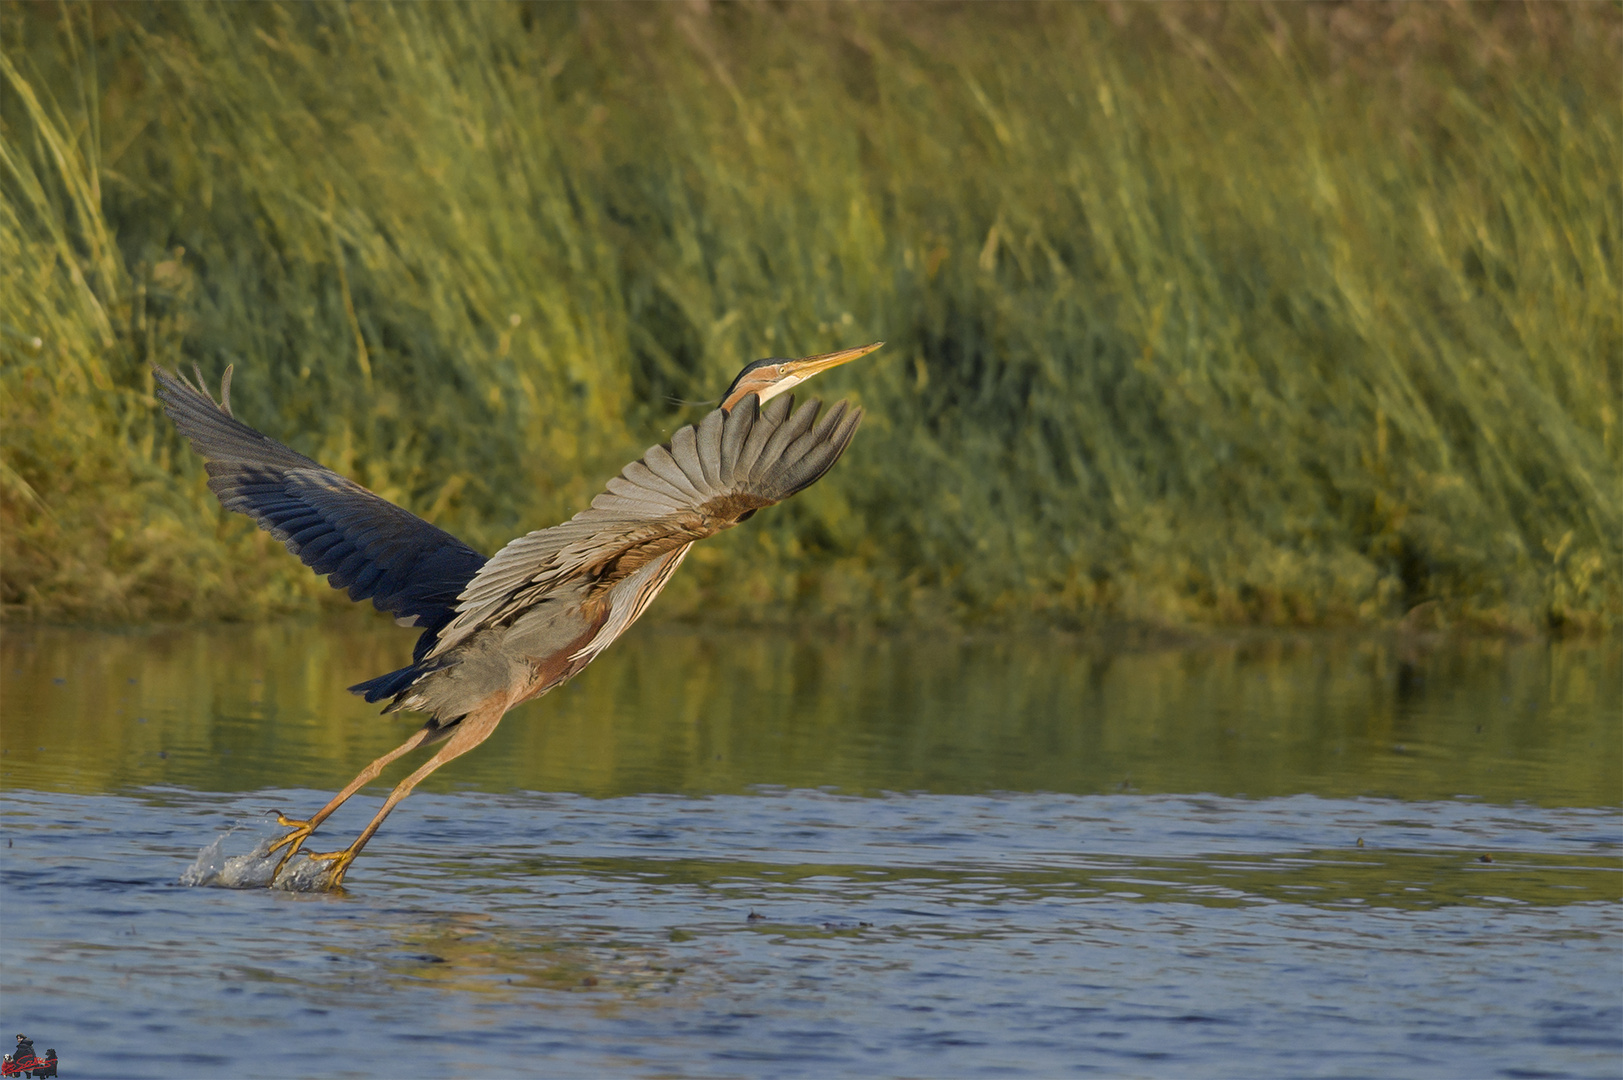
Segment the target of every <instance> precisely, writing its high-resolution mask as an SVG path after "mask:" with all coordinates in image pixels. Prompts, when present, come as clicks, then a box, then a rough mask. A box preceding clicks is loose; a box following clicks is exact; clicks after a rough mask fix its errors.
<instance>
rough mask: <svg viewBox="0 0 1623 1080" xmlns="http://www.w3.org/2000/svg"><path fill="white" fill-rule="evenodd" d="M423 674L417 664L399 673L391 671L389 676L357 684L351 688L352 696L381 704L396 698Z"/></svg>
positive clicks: (408, 666)
mask: <svg viewBox="0 0 1623 1080" xmlns="http://www.w3.org/2000/svg"><path fill="white" fill-rule="evenodd" d="M421 674H423V669H422V668H421V667H419V666H418V665H416V664H409V665H407V666H406V667H403V668H401V669H400V670H399V671H391V672H389V673H388V674H387V675H379V676H378V677H377V678H375V679H368V680H366V681H365V682H360V683H356V684H355V685H354V686H352V687H350V688H349V692H350V693H352V694H359V695H361V696H362V697H363V698H365V699H366V700H367V701H369V702H373V703H376V702H379V701H382V700H383V699H384V698H391V697H394V696H395V695H396V694H398V693H400V692H401V691H402V690H404V689H405V688H406V687H408V686H410V685H411V684H412V683H414V682H416V681H417V676H419V675H421Z"/></svg>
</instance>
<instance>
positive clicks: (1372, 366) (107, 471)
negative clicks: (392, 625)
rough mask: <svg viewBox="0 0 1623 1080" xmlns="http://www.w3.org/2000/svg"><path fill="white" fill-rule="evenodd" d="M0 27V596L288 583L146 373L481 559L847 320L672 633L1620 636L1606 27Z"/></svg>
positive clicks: (215, 596) (1622, 506)
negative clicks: (796, 420)
mask: <svg viewBox="0 0 1623 1080" xmlns="http://www.w3.org/2000/svg"><path fill="white" fill-rule="evenodd" d="M0 19H3V21H4V26H3V29H4V34H3V41H4V50H5V65H6V66H5V68H4V71H3V78H4V83H5V87H4V92H3V94H0V122H3V124H4V127H3V130H0V135H3V139H4V143H3V153H4V159H3V161H0V167H3V172H0V177H3V179H0V183H3V185H4V195H5V197H4V200H3V207H0V215H3V217H0V290H3V292H0V296H3V306H4V315H3V320H0V321H3V326H0V356H3V369H0V390H3V393H4V405H3V407H4V415H3V417H0V419H3V422H4V428H3V431H0V453H3V456H0V462H3V467H0V486H3V491H4V499H5V501H4V510H3V513H4V517H3V521H0V524H3V525H4V534H3V535H4V548H3V556H4V563H3V567H0V574H3V600H4V603H5V605H6V607H5V610H6V614H7V616H8V617H12V618H16V617H24V618H92V619H113V620H125V619H144V618H153V617H175V616H219V615H237V616H256V615H260V614H264V613H269V612H274V611H283V610H291V609H298V608H301V607H308V606H311V605H314V604H317V603H320V602H324V601H325V600H326V599H327V598H326V597H325V596H324V594H325V592H326V590H325V586H324V585H322V584H321V583H320V582H319V581H318V580H316V579H314V578H310V577H309V576H308V575H307V572H306V571H305V570H304V569H303V568H302V567H301V566H299V565H298V564H297V563H296V562H295V561H294V560H293V559H291V558H289V557H288V556H287V555H286V554H285V552H283V551H282V550H281V548H280V546H279V545H277V544H275V543H274V542H272V541H269V540H268V538H266V537H264V536H262V535H260V534H258V533H256V532H255V531H254V530H253V529H252V527H251V526H250V525H248V523H247V522H246V521H244V520H242V519H231V518H227V517H226V516H225V515H224V514H223V513H222V512H220V511H219V510H218V507H217V506H216V505H215V504H214V503H213V501H212V499H211V497H210V496H209V495H208V493H207V491H206V489H205V488H204V486H203V474H202V471H201V469H200V467H199V466H198V463H197V462H196V461H195V460H194V459H193V458H192V457H191V455H190V454H189V452H186V451H185V450H184V448H183V447H181V446H180V445H179V443H178V441H177V440H176V439H175V438H174V436H173V435H172V433H171V432H170V431H169V430H168V429H167V425H166V423H165V422H163V421H162V419H161V417H159V416H158V415H157V413H156V410H155V407H154V403H153V401H152V399H151V397H150V390H151V386H150V378H149V376H148V375H147V374H146V373H145V366H144V365H145V364H146V362H147V361H149V360H152V361H156V362H158V363H162V364H165V365H174V364H178V363H185V364H188V365H189V364H190V363H191V362H193V361H195V362H197V363H199V364H200V365H201V366H202V367H203V368H204V370H205V371H208V372H210V373H218V372H219V370H221V369H222V368H223V367H224V366H225V365H226V364H227V363H235V364H236V365H237V378H236V381H235V385H234V390H233V401H234V403H235V405H236V409H237V412H238V415H240V416H242V417H243V418H244V419H246V420H248V421H249V422H250V423H254V424H256V425H257V426H260V427H261V428H263V429H264V430H266V431H267V432H269V433H271V434H273V435H275V436H277V437H279V438H282V439H284V440H286V441H288V442H289V443H290V444H291V445H293V446H294V447H295V448H297V449H299V450H301V451H303V452H305V453H308V454H310V455H311V456H314V457H316V458H318V459H319V460H322V461H324V462H326V463H327V464H329V465H331V466H333V467H334V468H337V469H339V470H341V471H344V472H346V473H349V474H350V475H353V476H355V477H356V478H357V479H359V480H361V481H362V482H363V483H365V484H367V485H368V486H370V487H372V488H373V489H374V490H376V491H379V492H380V493H382V494H384V495H386V496H388V497H390V498H393V499H395V500H397V501H400V502H402V503H403V504H404V505H406V506H408V507H410V508H411V509H413V510H415V511H417V512H419V513H422V514H424V515H426V516H429V517H431V518H432V519H433V520H434V521H436V522H437V523H439V524H441V525H443V526H445V527H446V528H449V529H450V530H451V531H453V532H456V533H458V534H459V535H462V536H464V537H465V538H466V539H468V540H469V541H470V542H471V543H473V544H475V546H479V547H482V548H483V549H484V550H486V551H493V550H494V549H495V548H496V547H497V546H499V545H500V543H502V542H503V541H505V540H506V539H508V538H510V537H512V536H514V535H517V534H518V533H520V532H522V531H524V530H526V529H529V528H536V527H540V526H542V525H546V524H551V523H553V522H555V521H557V520H561V519H562V518H564V517H567V516H568V515H569V514H570V513H573V512H574V510H576V509H578V508H579V507H581V506H582V505H584V504H585V502H586V501H587V500H588V499H589V498H590V496H591V494H592V493H593V492H595V491H596V490H598V489H599V487H600V486H601V484H602V482H603V481H604V480H605V479H606V478H607V477H608V476H610V475H612V474H613V473H614V472H615V471H616V470H618V468H619V467H620V466H621V465H622V464H624V463H625V462H626V461H627V460H629V459H630V458H631V457H633V456H634V455H635V454H637V453H638V452H640V450H641V449H642V448H643V447H644V446H646V445H647V444H648V443H650V442H651V441H655V440H657V439H661V438H663V437H665V436H666V435H668V433H669V432H670V431H671V430H672V429H673V428H674V427H675V426H677V425H679V424H680V423H683V422H687V421H690V420H694V419H697V418H698V417H699V416H700V415H702V412H703V406H698V405H686V404H682V402H684V401H703V400H706V399H713V398H714V397H715V396H716V395H717V394H718V393H719V391H720V390H721V389H722V388H723V387H724V386H725V385H726V383H727V381H728V380H729V379H730V378H731V376H732V374H733V373H734V372H735V371H736V370H737V369H738V367H740V366H741V365H742V364H743V363H744V362H746V361H747V360H749V359H752V358H755V357H757V356H761V355H800V354H804V353H810V352H818V351H824V350H826V349H830V348H835V347H839V346H843V345H850V344H856V343H860V342H863V341H868V340H873V339H876V338H884V339H886V340H888V341H889V342H890V344H889V346H888V347H887V348H886V349H885V350H884V351H882V352H881V353H879V354H877V355H876V356H875V357H874V358H873V359H871V360H869V361H865V362H863V363H862V364H859V365H857V366H855V367H854V368H852V369H844V370H842V371H841V372H839V373H837V374H836V375H835V376H832V377H830V378H829V379H828V380H827V382H826V385H824V386H820V387H819V388H818V389H819V391H820V392H822V393H823V394H824V395H825V396H830V395H850V396H855V397H858V398H860V399H861V401H862V402H863V404H864V405H865V406H867V407H868V409H869V411H870V419H869V420H868V422H867V423H866V425H865V428H864V431H863V432H862V434H861V436H860V437H859V439H858V441H857V443H856V445H855V446H854V448H853V451H852V452H851V453H850V454H849V455H848V456H847V458H846V459H845V460H844V461H842V462H841V464H840V466H839V467H838V468H837V469H836V470H835V471H834V473H833V474H831V475H830V477H829V478H828V479H827V480H825V481H824V482H823V483H821V484H819V485H818V486H817V487H816V488H815V489H813V490H812V491H810V492H808V493H807V494H806V495H805V496H802V497H801V498H799V499H796V500H794V501H793V502H792V503H790V504H787V505H785V506H784V507H781V508H778V509H776V510H774V511H773V512H772V513H771V514H767V515H762V517H761V518H758V519H757V520H755V521H752V522H751V523H750V524H749V526H748V527H746V528H743V529H739V530H737V531H735V532H733V533H730V534H728V535H727V536H725V537H723V538H720V539H719V540H718V541H716V542H712V543H710V544H707V545H702V546H701V548H700V549H698V550H696V552H695V554H694V556H693V558H691V559H690V560H689V562H688V566H687V567H685V568H684V570H683V572H682V574H680V575H678V578H677V580H676V581H675V582H673V584H672V587H671V589H670V590H669V591H668V594H667V596H666V597H665V598H664V599H662V600H661V602H660V610H662V612H663V613H664V614H665V615H667V616H669V615H680V614H684V613H694V612H697V611H700V610H713V611H716V612H719V613H721V614H722V615H724V616H725V617H728V618H775V617H782V616H785V615H788V614H793V613H799V612H810V613H817V614H822V615H834V616H837V617H849V618H881V619H909V618H919V617H929V618H933V617H952V618H963V619H971V620H975V619H1023V618H1026V617H1037V618H1040V619H1047V620H1053V621H1056V622H1059V623H1061V624H1073V623H1079V622H1089V621H1093V620H1097V619H1116V618H1129V619H1145V620H1150V621H1156V622H1170V623H1233V622H1249V623H1264V624H1308V625H1312V624H1324V623H1342V624H1345V623H1379V622H1384V621H1390V620H1396V619H1401V618H1405V617H1408V618H1410V619H1411V621H1425V622H1427V623H1454V624H1462V623H1463V624H1467V625H1473V626H1487V627H1507V628H1521V629H1541V628H1552V627H1553V628H1557V629H1562V630H1572V629H1600V628H1605V627H1607V626H1613V625H1616V624H1617V623H1618V622H1619V621H1620V620H1623V570H1620V556H1623V549H1620V541H1619V537H1620V536H1623V495H1620V483H1623V441H1620V440H1623V432H1620V430H1619V426H1618V422H1619V415H1618V414H1619V408H1620V398H1623V315H1620V306H1619V299H1620V296H1619V271H1620V268H1619V263H1618V260H1619V245H1620V243H1623V222H1620V210H1619V206H1620V202H1623V200H1620V192H1619V187H1618V180H1617V175H1618V164H1619V160H1620V155H1623V123H1620V120H1619V108H1618V105H1619V100H1620V87H1619V75H1618V72H1617V70H1616V65H1615V58H1616V56H1617V54H1618V49H1619V46H1620V40H1623V39H1620V26H1623V18H1620V16H1619V14H1618V9H1617V8H1616V7H1615V6H1606V5H1582V4H1573V5H1560V6H1557V5H1532V6H1529V7H1517V8H1514V9H1511V8H1498V7H1466V8H1463V9H1459V10H1454V9H1448V8H1443V7H1440V6H1439V7H1430V6H1420V5H1402V6H1397V7H1393V8H1375V7H1368V6H1363V5H1359V6H1347V7H1306V6H1297V5H1285V6H1280V7H1277V8H1272V7H1262V6H1242V5H1232V6H1219V7H1203V6H1170V7H1168V6H1154V7H1132V6H1127V7H1125V8H1103V7H1094V6H1067V5H1051V6H1038V7H1011V6H1007V5H999V6H994V7H984V8H983V7H976V6H968V7H952V8H946V7H935V6H928V7H910V6H869V5H861V6H836V5H820V4H819V5H789V6H787V7H784V8H776V7H766V6H757V5H737V6H733V5H715V6H708V7H704V6H699V7H695V6H680V7H676V6H652V7H639V6H632V5H626V6H614V7H594V6H584V7H579V8H571V7H562V6H542V7H520V6H508V5H474V6H469V7H437V6H436V7H430V6H400V7H395V6H383V5H359V6H353V7H338V6H314V5H312V6H305V5H287V6H278V5H260V6H213V5H200V4H199V5H157V6H136V5H126V6H105V7H89V6H84V7H68V8H65V9H64V8H56V7H47V6H43V5H26V6H25V5H17V4H12V5H7V6H5V7H0ZM673 399H675V400H673ZM706 549H708V550H706ZM1417 609H1418V610H1417Z"/></svg>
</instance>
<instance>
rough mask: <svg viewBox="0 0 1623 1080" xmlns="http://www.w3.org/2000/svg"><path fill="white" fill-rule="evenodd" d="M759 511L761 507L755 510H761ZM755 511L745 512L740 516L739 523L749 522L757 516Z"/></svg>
mask: <svg viewBox="0 0 1623 1080" xmlns="http://www.w3.org/2000/svg"><path fill="white" fill-rule="evenodd" d="M759 509H760V507H756V508H755V510H759ZM755 510H746V511H744V512H743V513H742V514H739V515H738V520H739V521H748V520H749V519H750V518H752V517H754V516H755Z"/></svg>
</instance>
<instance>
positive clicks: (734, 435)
mask: <svg viewBox="0 0 1623 1080" xmlns="http://www.w3.org/2000/svg"><path fill="white" fill-rule="evenodd" d="M716 411H717V412H720V411H721V410H719V409H718V410H716ZM760 412H761V399H760V398H758V397H756V396H755V395H754V394H748V395H746V396H745V398H744V400H743V401H740V402H739V403H738V404H737V405H734V406H733V411H732V413H731V414H730V415H729V416H728V420H729V421H732V422H730V423H725V424H723V425H722V430H721V478H720V481H719V483H720V484H721V485H722V486H723V487H728V486H731V484H732V482H733V475H734V472H735V467H736V466H737V464H738V455H739V453H740V452H741V451H742V450H743V449H744V437H745V436H747V435H748V434H749V433H750V430H751V429H752V428H753V427H754V426H755V420H756V417H757V416H759V415H760ZM734 418H736V419H734ZM705 419H709V417H706V418H705Z"/></svg>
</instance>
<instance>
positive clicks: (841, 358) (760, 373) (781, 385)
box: [721, 341, 884, 411]
mask: <svg viewBox="0 0 1623 1080" xmlns="http://www.w3.org/2000/svg"><path fill="white" fill-rule="evenodd" d="M883 344H884V342H883V341H876V342H874V343H873V344H872V345H861V346H858V347H857V348H855V349H841V350H840V351H839V352H831V353H824V354H823V355H822V356H805V357H802V358H801V359H799V360H779V359H772V360H757V361H755V362H754V363H753V364H749V365H747V366H745V368H744V370H743V371H740V372H739V373H738V378H736V379H734V380H733V385H731V386H729V387H728V388H727V393H726V394H725V395H724V396H723V397H722V399H721V407H722V408H723V409H727V410H729V411H731V409H732V407H733V406H734V405H737V404H738V403H739V402H740V401H743V400H744V398H745V397H747V396H748V395H750V394H756V395H758V396H759V397H760V399H761V404H762V405H765V404H766V403H767V402H768V401H770V400H772V399H773V398H775V397H777V396H778V395H779V394H781V393H783V392H784V391H785V390H791V389H793V388H794V387H796V386H799V385H800V384H801V383H803V382H805V381H806V380H807V379H809V378H811V377H812V376H813V375H817V374H819V373H821V372H824V371H827V370H828V369H829V368H837V367H839V366H840V365H841V364H845V363H849V362H851V361H852V360H855V359H856V358H857V357H859V356H867V355H868V354H869V353H871V352H873V351H874V350H875V349H877V348H879V346H881V345H883Z"/></svg>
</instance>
